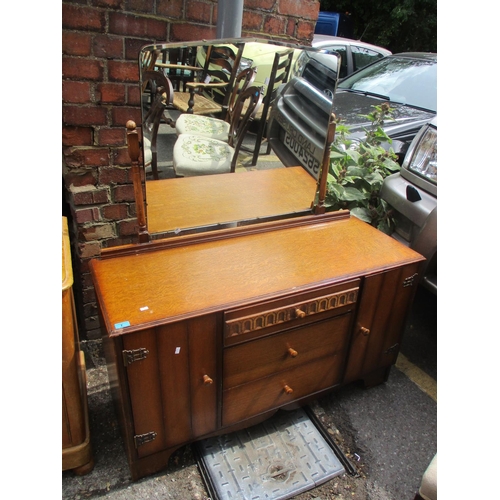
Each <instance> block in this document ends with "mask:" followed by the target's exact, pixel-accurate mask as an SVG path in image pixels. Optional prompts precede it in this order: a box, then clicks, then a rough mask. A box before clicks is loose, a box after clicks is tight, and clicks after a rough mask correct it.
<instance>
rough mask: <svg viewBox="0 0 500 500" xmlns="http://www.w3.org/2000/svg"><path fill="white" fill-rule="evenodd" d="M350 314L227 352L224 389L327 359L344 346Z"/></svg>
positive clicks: (245, 344) (225, 356) (243, 345)
mask: <svg viewBox="0 0 500 500" xmlns="http://www.w3.org/2000/svg"><path fill="white" fill-rule="evenodd" d="M351 316H352V315H351V314H343V315H341V316H336V317H335V318H333V319H330V320H325V321H321V322H319V323H313V324H310V325H306V326H304V327H302V328H295V329H293V330H288V331H285V332H282V333H277V334H275V335H271V336H269V337H264V338H260V339H257V340H254V341H252V342H248V343H244V344H238V345H235V346H232V347H228V348H226V349H225V350H224V362H223V373H224V377H223V387H224V389H230V388H231V387H235V386H237V385H241V384H245V383H247V382H250V381H253V380H256V379H259V378H263V377H267V376H269V375H273V374H274V373H276V372H281V371H285V370H288V369H289V368H294V367H296V366H298V365H301V364H305V363H310V362H313V361H315V360H317V359H321V358H323V357H327V356H335V355H336V354H338V353H339V352H341V351H342V350H343V349H344V347H345V338H346V336H347V335H348V329H349V323H350V320H351Z"/></svg>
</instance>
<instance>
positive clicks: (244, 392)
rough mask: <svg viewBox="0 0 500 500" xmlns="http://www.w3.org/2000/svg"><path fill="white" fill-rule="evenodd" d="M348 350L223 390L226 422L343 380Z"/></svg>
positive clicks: (225, 424)
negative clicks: (345, 352)
mask: <svg viewBox="0 0 500 500" xmlns="http://www.w3.org/2000/svg"><path fill="white" fill-rule="evenodd" d="M344 358H345V356H344V353H343V352H342V353H338V354H335V355H331V356H327V357H324V358H321V359H317V360H315V361H314V362H311V363H305V364H302V365H299V366H297V367H296V368H291V369H289V370H286V371H284V372H280V373H276V374H275V375H271V376H269V377H265V378H261V379H258V380H256V381H254V382H251V383H249V384H244V385H239V386H236V387H233V388H232V389H227V390H225V391H223V393H222V425H223V426H228V425H231V424H235V423H237V422H240V421H242V420H245V419H248V418H251V417H254V416H256V415H259V414H260V413H264V412H266V411H269V410H272V409H274V408H279V407H280V406H284V405H286V404H289V403H292V402H293V401H296V400H298V399H301V398H303V397H306V396H309V395H312V394H315V393H317V392H319V391H321V390H323V389H327V388H330V387H333V386H335V385H337V384H339V383H340V382H341V379H342V371H343V366H344Z"/></svg>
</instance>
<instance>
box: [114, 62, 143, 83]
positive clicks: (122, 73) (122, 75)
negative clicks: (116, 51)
mask: <svg viewBox="0 0 500 500" xmlns="http://www.w3.org/2000/svg"><path fill="white" fill-rule="evenodd" d="M108 77H109V80H110V81H114V82H138V81H139V64H138V63H137V62H135V61H134V62H125V61H109V62H108Z"/></svg>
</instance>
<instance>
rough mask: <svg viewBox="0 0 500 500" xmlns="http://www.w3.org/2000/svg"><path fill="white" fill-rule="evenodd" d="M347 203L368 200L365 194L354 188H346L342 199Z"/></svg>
mask: <svg viewBox="0 0 500 500" xmlns="http://www.w3.org/2000/svg"><path fill="white" fill-rule="evenodd" d="M342 199H343V200H345V201H364V200H366V199H367V197H366V195H365V193H363V192H362V191H360V190H359V189H357V188H354V187H346V188H345V189H344V195H343V197H342Z"/></svg>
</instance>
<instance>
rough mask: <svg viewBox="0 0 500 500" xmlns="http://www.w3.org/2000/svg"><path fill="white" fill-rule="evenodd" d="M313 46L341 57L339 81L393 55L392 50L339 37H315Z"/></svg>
mask: <svg viewBox="0 0 500 500" xmlns="http://www.w3.org/2000/svg"><path fill="white" fill-rule="evenodd" d="M311 45H312V46H313V47H314V48H315V49H326V50H334V51H335V52H338V53H339V54H340V57H341V63H340V74H339V75H338V78H339V79H342V78H345V77H346V76H348V75H350V74H351V73H354V72H355V71H357V70H358V69H361V68H363V67H365V66H366V65H368V64H370V63H372V62H374V61H376V60H377V59H381V58H382V57H384V56H388V55H390V54H391V51H390V50H387V49H384V48H383V47H378V46H376V45H372V44H370V43H366V42H362V41H361V40H351V39H349V38H342V37H339V36H329V35H314V37H313V41H312V43H311Z"/></svg>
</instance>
